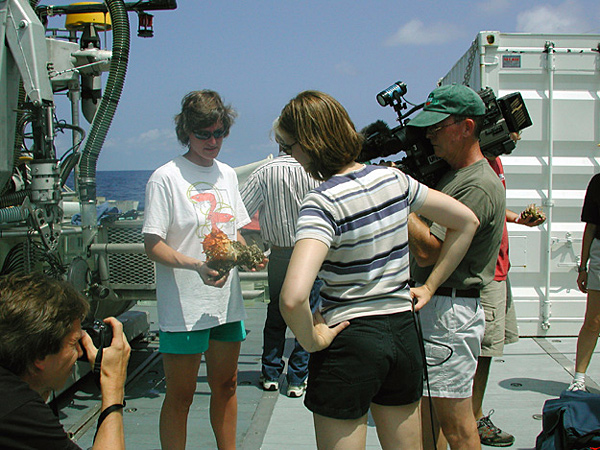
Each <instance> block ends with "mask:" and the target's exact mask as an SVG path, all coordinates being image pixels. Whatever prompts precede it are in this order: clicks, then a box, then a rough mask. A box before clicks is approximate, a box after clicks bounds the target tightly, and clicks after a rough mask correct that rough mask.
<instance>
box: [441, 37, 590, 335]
mask: <svg viewBox="0 0 600 450" xmlns="http://www.w3.org/2000/svg"><path fill="white" fill-rule="evenodd" d="M440 82H441V84H450V83H459V84H468V85H469V86H471V87H472V88H473V89H475V90H480V89H482V88H485V87H491V88H492V89H493V91H494V93H495V94H496V96H497V97H502V96H504V95H506V94H509V93H512V92H516V91H518V92H520V93H521V95H522V96H523V99H524V101H525V104H526V106H527V109H528V111H529V115H530V116H531V120H532V122H533V126H531V127H529V128H526V129H525V130H523V134H522V139H521V141H519V143H518V145H517V148H516V149H515V150H514V151H513V152H512V153H511V154H510V155H503V156H501V160H502V163H503V165H504V169H505V174H506V185H507V193H506V200H507V207H508V208H509V209H511V210H513V211H515V212H520V211H522V210H523V209H524V208H525V207H527V205H529V204H531V203H535V204H537V205H538V206H540V205H541V206H542V207H543V209H544V211H545V213H546V216H547V221H546V223H545V224H544V225H543V226H541V227H537V228H528V227H525V226H522V225H516V224H509V226H508V231H509V242H510V244H509V245H510V247H509V249H510V260H511V265H512V267H511V270H510V282H511V285H512V294H513V298H514V299H515V306H516V311H517V317H518V322H519V331H520V334H521V335H522V336H575V335H577V334H578V333H579V328H580V327H581V324H582V320H583V316H584V312H585V300H586V297H585V295H584V294H582V293H581V292H580V291H579V289H578V288H577V283H576V280H577V266H578V265H579V260H580V255H581V239H582V235H583V228H584V224H583V223H582V222H581V207H582V205H583V199H584V196H585V190H586V188H587V184H588V182H589V180H590V179H591V177H592V176H593V175H594V174H595V173H598V172H600V147H599V146H598V145H599V144H600V35H597V34H596V35H592V34H577V35H576V34H565V35H559V34H521V33H519V34H517V33H500V32H497V31H482V32H480V33H479V34H478V35H477V37H476V39H475V41H474V42H473V44H472V46H471V47H470V48H469V49H468V50H467V52H466V53H465V54H464V55H463V56H462V57H461V58H460V59H459V60H458V62H457V63H456V64H455V65H454V67H453V68H452V69H451V70H450V71H449V72H448V73H447V74H446V75H445V76H444V77H443V78H442V80H441V81H440Z"/></svg>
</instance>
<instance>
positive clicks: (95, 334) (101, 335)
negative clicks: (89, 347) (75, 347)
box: [79, 319, 113, 361]
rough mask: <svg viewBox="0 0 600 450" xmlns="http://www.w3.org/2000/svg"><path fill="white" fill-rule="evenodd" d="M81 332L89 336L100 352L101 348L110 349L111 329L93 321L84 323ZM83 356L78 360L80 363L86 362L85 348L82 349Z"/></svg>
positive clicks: (101, 322)
mask: <svg viewBox="0 0 600 450" xmlns="http://www.w3.org/2000/svg"><path fill="white" fill-rule="evenodd" d="M81 328H83V330H84V331H85V332H86V333H87V334H89V335H90V337H91V338H92V342H93V343H94V346H95V347H96V348H97V349H98V350H99V351H101V350H102V349H103V348H106V347H110V343H111V342H112V338H113V332H112V327H111V326H110V325H108V324H106V323H104V322H103V321H101V320H99V319H94V320H93V321H90V322H84V323H83V324H82V326H81ZM82 349H83V353H84V354H83V356H82V357H81V358H79V359H80V360H81V361H87V355H86V354H85V348H83V346H82Z"/></svg>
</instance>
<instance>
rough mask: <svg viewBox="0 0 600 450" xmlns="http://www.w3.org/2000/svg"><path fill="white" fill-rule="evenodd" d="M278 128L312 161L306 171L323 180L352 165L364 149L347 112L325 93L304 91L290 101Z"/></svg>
mask: <svg viewBox="0 0 600 450" xmlns="http://www.w3.org/2000/svg"><path fill="white" fill-rule="evenodd" d="M276 127H277V129H276V130H275V131H277V130H282V131H284V132H285V133H286V134H288V135H290V137H292V138H293V139H295V140H296V141H297V142H298V144H300V146H301V147H302V150H303V151H304V152H305V153H306V155H307V156H308V157H309V160H310V164H309V167H308V168H307V171H308V172H309V173H310V175H311V176H312V177H313V178H315V179H317V180H320V181H324V180H327V179H329V178H331V177H332V176H333V175H335V174H336V173H338V172H339V171H340V170H341V169H342V168H344V167H346V166H347V165H348V164H350V163H352V162H353V161H354V160H355V159H356V157H357V156H358V154H359V153H360V150H361V149H362V144H363V137H362V135H360V134H359V133H357V131H356V128H355V127H354V123H353V122H352V120H351V119H350V116H349V115H348V112H347V111H346V110H345V109H344V107H343V106H342V105H341V104H340V103H339V102H338V101H337V100H336V99H334V98H333V97H331V96H330V95H328V94H324V93H323V92H319V91H304V92H301V93H300V94H298V95H297V96H296V97H294V98H293V99H291V100H290V102H289V103H288V104H287V105H286V106H285V107H284V108H283V110H282V111H281V115H280V116H279V123H278V124H277V125H276Z"/></svg>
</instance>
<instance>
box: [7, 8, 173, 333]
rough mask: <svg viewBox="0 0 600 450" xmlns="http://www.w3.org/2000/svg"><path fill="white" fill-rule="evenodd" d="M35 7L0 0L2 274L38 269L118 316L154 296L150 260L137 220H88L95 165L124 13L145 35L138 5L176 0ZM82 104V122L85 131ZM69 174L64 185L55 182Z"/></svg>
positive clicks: (121, 53)
mask: <svg viewBox="0 0 600 450" xmlns="http://www.w3.org/2000/svg"><path fill="white" fill-rule="evenodd" d="M37 3H38V2H37V1H35V0H31V1H30V2H28V1H25V0H0V37H1V39H2V42H3V45H2V46H0V274H7V273H10V272H14V271H32V270H43V271H44V272H45V273H46V274H48V275H49V276H53V277H56V278H61V279H66V280H68V281H69V282H71V283H72V284H73V285H74V286H75V287H76V288H77V289H78V290H79V291H80V292H82V293H83V294H84V295H85V296H86V297H87V298H88V299H89V301H90V303H91V305H92V315H93V316H94V317H96V318H104V317H106V316H110V315H113V316H116V315H119V314H122V313H124V312H126V311H127V310H128V309H130V308H131V307H132V306H133V305H134V304H135V302H136V300H138V299H142V298H144V297H150V298H151V297H153V295H154V294H153V292H154V284H153V283H154V265H153V264H152V263H151V262H150V261H149V260H148V259H147V258H146V256H145V254H144V252H143V244H142V241H141V234H140V227H141V224H140V223H139V222H140V221H139V220H129V221H119V222H118V223H114V224H109V225H99V224H98V222H97V210H96V162H97V159H98V156H99V154H100V151H101V148H102V145H103V143H104V139H105V137H106V133H107V131H108V128H109V127H110V124H111V121H112V118H113V115H114V113H115V110H116V107H117V104H118V102H119V98H120V95H121V91H122V88H123V85H124V81H125V75H126V71H127V61H128V56H129V42H130V28H129V19H128V12H135V13H137V15H138V18H139V28H138V35H139V36H142V37H151V36H152V15H150V14H148V13H147V12H146V11H148V10H162V9H175V8H176V2H175V0H146V1H144V0H143V1H139V2H134V3H124V2H123V1H122V0H107V1H106V2H104V3H92V2H84V3H75V4H71V5H66V6H37ZM55 15H65V16H66V28H65V29H60V30H57V29H54V30H47V29H46V25H47V22H48V20H47V19H48V17H50V16H55ZM103 30H112V50H110V51H108V50H101V49H100V39H99V33H98V32H99V31H103ZM61 32H62V33H63V34H64V36H60V33H61ZM103 72H107V73H108V76H107V78H106V84H105V86H104V89H103V87H102V78H101V74H102V73H103ZM58 92H67V94H68V98H69V100H70V103H71V117H70V118H67V119H60V120H59V118H57V117H56V113H55V101H54V95H55V94H56V93H58ZM80 111H81V112H82V113H83V116H84V117H85V118H86V119H87V120H88V122H90V124H91V125H90V128H89V133H88V134H87V137H85V132H84V129H83V128H82V127H81V126H80V123H79V115H80ZM65 129H66V130H69V131H71V133H72V140H73V142H72V146H71V148H69V149H62V150H63V151H61V152H57V149H56V148H55V135H56V133H57V132H58V131H62V130H65ZM57 154H61V155H62V156H61V157H60V159H59V158H57ZM72 172H73V173H74V179H75V191H74V192H73V191H70V190H69V189H67V188H66V186H65V182H66V180H67V178H68V176H69V174H71V173H72ZM66 201H70V202H71V203H73V202H78V203H79V204H80V207H79V208H78V209H79V210H80V211H81V222H80V224H77V225H73V224H72V223H71V222H70V221H67V220H65V218H64V217H63V210H64V208H63V206H65V204H66ZM132 334H134V335H135V331H132ZM128 336H129V337H131V336H130V335H129V334H128Z"/></svg>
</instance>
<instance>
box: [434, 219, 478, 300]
mask: <svg viewBox="0 0 600 450" xmlns="http://www.w3.org/2000/svg"><path fill="white" fill-rule="evenodd" d="M476 229H477V226H476V225H475V224H470V225H469V226H468V227H466V228H463V229H461V230H460V231H459V230H452V229H448V230H447V231H446V239H445V240H444V243H443V244H442V248H441V251H440V257H439V259H438V260H437V262H436V263H435V266H434V267H433V269H432V271H431V273H430V274H429V277H428V278H427V281H425V285H426V286H427V287H428V288H429V290H430V291H431V292H435V291H436V290H437V288H438V287H440V286H441V285H442V283H443V282H444V281H446V280H447V279H448V277H449V276H450V275H451V274H452V272H454V270H456V267H457V266H458V265H459V264H460V262H461V261H462V259H463V258H464V256H465V254H466V253H467V250H468V249H469V245H471V241H472V240H473V235H474V234H475V231H476Z"/></svg>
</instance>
